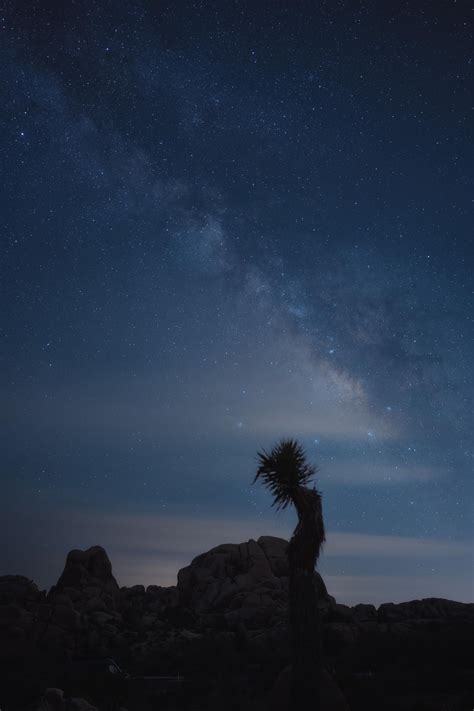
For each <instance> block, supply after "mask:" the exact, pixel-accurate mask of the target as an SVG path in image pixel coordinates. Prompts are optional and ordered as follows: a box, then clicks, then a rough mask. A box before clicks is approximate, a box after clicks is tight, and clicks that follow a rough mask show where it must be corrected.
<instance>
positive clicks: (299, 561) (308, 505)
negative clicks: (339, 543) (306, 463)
mask: <svg viewBox="0 0 474 711" xmlns="http://www.w3.org/2000/svg"><path fill="white" fill-rule="evenodd" d="M295 504H296V507H297V511H298V517H299V522H298V526H297V527H296V530H295V532H294V534H293V536H292V539H291V541H290V545H289V549H288V562H289V572H290V580H289V623H290V639H291V648H292V657H293V659H292V679H291V693H290V709H291V711H294V710H297V709H300V708H303V706H302V705H303V704H304V706H305V707H307V708H311V709H312V711H320V709H321V699H320V678H321V671H322V640H321V623H320V617H319V609H318V600H317V595H316V590H315V588H314V585H313V577H314V568H315V565H316V561H317V559H318V556H319V551H320V548H321V545H322V542H323V541H324V526H323V521H322V512H321V499H320V497H319V495H318V494H317V493H316V492H314V491H310V490H307V489H305V490H303V491H302V492H301V496H298V498H297V499H296V501H295Z"/></svg>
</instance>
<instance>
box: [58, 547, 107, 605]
mask: <svg viewBox="0 0 474 711" xmlns="http://www.w3.org/2000/svg"><path fill="white" fill-rule="evenodd" d="M118 591H119V586H118V584H117V581H116V580H115V578H114V576H113V574H112V564H111V562H110V560H109V557H108V555H107V553H106V552H105V550H104V549H103V548H102V547H101V546H93V547H92V548H88V549H87V550H85V551H81V550H73V551H71V552H70V553H68V556H67V558H66V565H65V567H64V570H63V572H62V574H61V576H60V578H59V580H58V582H57V584H56V585H55V587H54V588H52V590H51V593H50V595H51V594H56V593H61V592H62V593H66V594H67V593H69V594H71V593H72V597H74V598H75V599H76V600H77V599H78V595H79V594H82V595H84V596H85V597H88V598H90V597H101V596H103V595H112V596H114V595H116V594H117V593H118Z"/></svg>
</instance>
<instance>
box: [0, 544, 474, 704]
mask: <svg viewBox="0 0 474 711" xmlns="http://www.w3.org/2000/svg"><path fill="white" fill-rule="evenodd" d="M287 546H288V543H287V541H285V540H283V539H280V538H274V537H271V536H263V537H261V538H259V539H258V540H256V541H255V540H249V541H247V542H245V543H240V544H224V545H221V546H217V547H216V548H213V549H212V550H210V551H208V552H207V553H203V554H202V555H200V556H198V557H197V558H195V559H194V560H193V561H192V562H191V564H190V565H189V566H187V567H186V568H183V569H182V570H181V571H179V574H178V584H177V586H171V587H168V588H163V587H160V586H153V585H152V586H149V587H147V588H145V587H144V586H142V585H135V586H133V587H129V588H126V587H123V588H119V586H118V584H117V582H116V580H115V578H114V576H113V572H112V566H111V563H110V560H109V558H108V557H107V554H106V552H105V551H104V549H103V548H101V547H100V546H94V547H93V548H89V549H88V550H85V551H72V552H71V553H70V554H69V555H68V556H67V560H66V565H65V568H64V571H63V573H62V574H61V576H60V578H59V580H58V583H57V584H56V585H55V586H54V587H53V588H52V589H51V590H50V592H49V593H48V594H46V593H45V592H44V591H39V590H38V588H37V587H36V585H35V584H34V583H33V582H32V581H31V580H29V579H28V578H25V577H22V576H4V577H2V578H0V662H1V663H2V665H3V667H4V668H8V670H9V672H8V677H9V679H10V680H11V682H12V684H13V686H12V694H13V696H15V695H16V696H18V693H19V689H21V690H22V692H23V691H25V693H26V690H27V689H28V688H31V694H33V695H34V694H36V693H37V691H38V690H41V691H42V692H44V688H45V685H47V686H49V687H54V686H61V684H60V674H59V671H60V669H61V665H62V664H63V663H64V662H65V661H66V660H68V659H75V658H82V659H97V658H105V657H107V658H113V659H115V660H116V661H117V662H119V664H121V665H123V667H124V668H126V669H128V670H129V671H130V672H132V673H135V674H139V675H150V674H151V675H153V674H174V673H182V674H183V673H184V674H186V675H187V676H190V677H191V678H193V679H198V680H199V683H200V684H203V685H204V687H206V693H209V694H211V695H212V694H214V695H216V698H218V699H219V698H221V696H222V695H225V694H228V693H230V692H229V688H233V689H234V691H232V692H231V693H232V694H233V695H235V696H236V697H237V696H238V694H243V696H244V697H245V698H259V695H260V696H262V695H264V694H266V693H268V691H269V690H270V689H271V688H272V687H273V686H274V684H275V680H276V678H277V677H278V674H279V673H280V672H281V670H282V669H284V668H286V667H287V666H288V663H289V661H290V660H289V644H288V634H287V602H288V561H287V555H286V553H287ZM314 587H315V595H317V599H318V603H319V605H320V608H321V614H322V619H323V636H324V639H323V641H324V648H325V654H326V663H327V666H328V668H329V669H332V670H333V674H332V675H331V676H334V675H335V676H336V677H337V680H338V685H339V686H340V687H342V688H343V690H344V693H345V695H346V697H347V698H348V700H349V704H350V708H351V709H352V711H354V710H356V711H358V710H359V708H360V709H364V711H365V709H366V708H367V709H369V708H380V707H384V708H386V709H391V708H392V709H395V708H396V709H399V708H405V707H406V708H407V709H410V711H411V707H410V705H409V704H410V703H411V701H410V699H411V697H410V696H409V695H408V696H407V700H405V701H406V703H405V701H403V703H402V701H401V699H400V698H399V690H400V689H404V688H406V689H407V690H410V689H411V691H410V693H412V695H413V686H414V685H415V686H416V688H417V693H418V696H417V698H416V703H418V704H420V703H421V704H423V703H424V704H425V707H426V708H431V707H430V706H429V705H428V706H426V703H428V702H427V701H426V699H427V698H428V691H429V690H431V688H432V686H433V681H432V680H433V679H436V680H437V681H438V680H441V679H442V680H443V684H444V686H443V689H444V691H443V693H444V694H445V695H446V694H447V695H448V697H449V695H450V694H451V696H452V697H453V699H454V701H453V704H454V703H458V701H459V699H461V700H460V701H459V703H465V701H466V699H467V700H468V702H469V703H470V697H469V698H468V696H466V694H467V695H468V694H469V693H470V691H469V688H467V687H469V684H470V685H471V686H473V691H474V681H473V680H474V674H473V672H472V667H471V666H469V663H468V662H467V659H468V657H469V650H470V645H471V643H472V638H474V605H472V604H471V605H468V604H463V603H458V602H453V601H449V600H440V599H435V598H428V599H425V600H414V601H411V602H406V603H401V604H397V605H395V604H393V603H386V604H384V605H381V606H380V607H379V608H378V609H377V608H375V606H373V605H363V604H360V605H356V606H354V607H349V606H347V605H341V604H337V603H336V601H335V600H334V598H332V597H331V596H330V595H329V594H328V592H327V590H326V587H325V585H324V582H323V580H322V578H321V577H320V576H319V575H318V574H317V573H315V575H314ZM25 669H26V670H27V672H28V673H27V675H26V676H25ZM387 670H389V671H387ZM423 674H425V677H426V678H425V677H424V676H423ZM15 675H16V676H15ZM35 675H36V676H35ZM387 675H388V676H387ZM33 677H35V678H34V679H33ZM217 679H221V681H220V682H219V683H218V682H217ZM282 679H283V681H281V683H282V684H283V685H284V679H285V675H283V677H282ZM423 679H425V681H423ZM326 681H327V683H326V682H325V688H326V690H327V692H328V694H329V696H328V699H329V698H331V699H332V701H331V703H332V704H333V705H334V708H339V707H340V708H343V707H344V706H343V705H344V701H343V700H341V698H340V695H339V694H338V692H337V686H336V687H334V684H333V682H332V681H331V679H326ZM219 684H221V685H222V688H221V687H220V686H219ZM423 684H424V686H423ZM28 685H30V687H29V686H28ZM206 685H207V686H206ZM61 688H63V687H61ZM389 688H390V689H394V690H396V693H397V694H398V696H397V698H396V700H395V701H394V702H393V704H392V705H390V703H389V702H388V701H387V699H386V694H387V693H388V692H387V689H389ZM466 688H467V690H466ZM276 689H277V691H276V692H275V693H276V696H277V697H282V696H284V694H283V692H281V693H280V692H278V685H277V687H276ZM2 693H3V692H2ZM58 693H59V692H58ZM394 693H395V691H394ZM440 693H441V692H440ZM74 694H75V695H76V696H82V695H84V696H87V694H86V693H83V692H82V690H81V689H79V693H78V692H77V691H75V692H74ZM407 694H408V691H407ZM456 694H457V696H456ZM57 697H58V694H56V696H55V693H53V692H51V694H49V696H48V698H46V697H45V700H44V703H45V704H49V707H48V706H46V707H45V708H47V709H48V711H49V708H51V709H53V706H54V704H55V703H57V704H59V707H58V708H60V709H61V711H73V706H71V703H72V701H71V699H62V700H60V699H59V698H57ZM458 697H459V699H458ZM25 698H26V697H25ZM35 698H39V696H36V697H35ZM61 698H62V697H61ZM206 698H207V697H206ZM209 698H210V697H209ZM92 699H95V697H94V695H92ZM367 699H372V702H371V703H372V706H371V705H370V703H368V701H367ZM456 699H458V700H457V701H456ZM74 703H76V702H74ZM77 703H79V702H77ZM77 703H76V706H77ZM84 703H86V702H84ZM206 703H207V702H206ZM275 703H276V701H275ZM328 703H329V700H328ZM430 703H431V702H430ZM61 704H62V706H61ZM397 704H398V705H397ZM413 704H415V702H413ZM36 705H38V702H37V703H36ZM0 706H1V707H2V708H4V707H5V708H10V707H11V708H18V709H20V708H23V706H22V705H21V704H17V706H15V705H12V704H10V706H9V705H8V704H6V703H4V702H3V700H2V698H0ZM24 706H25V708H26V706H28V707H32V708H34V707H35V705H34V704H33V705H32V704H31V703H30V702H28V704H26V702H25V705H24ZM99 706H100V704H99ZM204 706H205V703H204V702H203V707H204ZM452 706H453V708H457V707H456V706H455V705H452ZM470 707H471V706H469V708H470ZM74 708H75V707H74ZM236 708H239V707H238V706H236ZM242 708H245V706H242ZM275 708H276V706H275ZM433 708H437V707H436V706H433ZM459 708H462V707H461V706H460V707H459ZM466 708H467V707H466Z"/></svg>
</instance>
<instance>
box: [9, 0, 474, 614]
mask: <svg viewBox="0 0 474 711" xmlns="http://www.w3.org/2000/svg"><path fill="white" fill-rule="evenodd" d="M469 10H470V6H469V5H468V4H467V2H466V3H463V2H461V1H459V2H456V1H455V0H445V2H432V1H431V0H430V1H429V2H428V1H426V2H423V1H417V0H413V1H410V2H405V1H403V0H397V2H390V1H389V0H387V1H385V0H384V1H383V2H381V1H377V0H372V1H369V2H350V1H349V0H330V1H329V0H327V1H319V2H316V1H314V2H306V1H304V0H302V1H301V2H299V1H295V2H289V1H288V0H287V2H280V1H278V0H259V1H258V2H257V1H256V0H254V1H253V2H247V1H245V0H238V1H237V0H214V1H213V0H209V1H205V0H203V1H202V2H182V1H179V0H164V1H163V2H161V1H158V0H155V2H145V1H144V2H140V1H139V0H130V1H128V2H123V1H122V0H113V1H112V0H110V1H106V0H104V1H102V2H93V0H76V1H74V0H71V1H70V2H61V3H60V2H48V1H46V0H41V1H39V0H29V1H28V2H26V0H15V2H12V1H7V2H6V3H4V4H3V9H2V13H3V15H2V24H1V27H2V40H1V43H0V47H1V50H0V51H1V63H0V74H1V80H0V86H1V94H2V102H1V106H2V111H1V122H2V124H1V171H2V174H1V181H0V182H1V205H2V209H1V222H2V248H1V257H2V261H1V264H2V287H3V288H2V316H3V318H2V341H3V346H2V363H1V392H2V403H3V404H2V422H3V425H2V451H3V455H2V470H3V477H2V496H1V502H0V513H1V515H2V529H3V532H2V547H1V551H0V574H7V573H21V574H25V575H28V576H31V577H34V579H35V580H36V581H37V582H38V584H40V585H41V586H43V587H46V586H49V585H51V584H52V583H53V582H55V580H56V579H57V577H58V576H59V574H60V572H61V570H62V567H63V563H64V560H65V556H66V553H67V551H68V550H69V549H71V548H74V547H76V548H77V547H79V548H85V547H88V546H89V545H93V544H102V545H104V546H105V547H106V549H107V551H108V553H109V556H110V558H111V560H112V563H113V566H114V571H115V573H116V576H117V577H118V580H119V582H120V583H121V584H133V583H144V584H152V583H157V584H160V583H161V584H173V583H174V582H175V580H176V572H177V570H178V569H179V568H180V567H182V566H184V565H186V564H188V563H189V561H190V560H191V559H192V558H193V557H194V556H195V555H197V554H199V553H201V552H203V551H205V550H207V549H209V548H210V547H212V546H214V545H217V544H219V543H225V542H234V543H239V542H241V541H243V540H248V539H249V538H257V537H258V536H259V535H262V534H271V535H280V536H285V537H289V535H290V533H291V530H292V528H293V526H294V523H295V514H294V512H291V511H288V512H285V513H278V512H276V511H275V509H272V508H271V498H270V496H269V494H268V493H267V492H266V491H265V490H264V489H263V487H262V486H261V485H259V484H256V485H252V480H253V476H254V474H255V470H256V452H257V450H258V449H259V448H262V447H263V448H270V447H271V446H272V445H273V444H274V443H275V442H276V440H277V439H278V438H280V437H282V436H287V437H296V438H298V439H299V440H300V441H301V443H302V444H303V445H304V446H305V448H306V451H307V454H308V457H309V458H310V460H311V461H312V462H314V463H315V464H317V465H318V466H319V468H320V471H319V473H318V478H317V483H318V487H319V488H320V489H321V490H322V493H323V506H324V515H325V522H326V528H327V531H328V534H327V543H326V546H325V549H324V554H323V556H322V558H321V561H320V569H321V571H322V574H323V576H324V579H325V581H326V584H327V587H328V590H329V592H330V593H331V594H333V595H335V596H336V598H337V599H338V600H339V601H341V602H349V603H355V602H375V603H380V602H384V601H390V600H392V601H401V600H409V599H414V598H417V597H428V596H437V597H447V598H452V599H458V600H465V601H469V600H471V599H472V597H473V591H472V557H471V550H472V538H473V535H472V534H473V526H472V523H473V519H472V508H473V507H472V505H473V501H474V492H473V484H472V482H473V477H472V474H473V471H472V470H473V454H474V448H473V428H472V414H471V413H472V407H473V383H472V366H473V355H474V337H473V304H472V295H473V281H472V267H473V254H474V247H473V242H472V239H471V235H472V224H473V216H472V201H471V198H472V194H471V190H470V189H469V188H471V187H472V170H471V168H472V159H473V155H472V150H471V146H472V135H470V134H471V130H470V129H471V126H472V110H471V105H472V94H471V87H472V75H470V70H471V68H472V65H471V59H470V58H471V57H472V54H471V49H472V29H471V28H472V26H471V25H470V22H469V21H470V17H469V16H468V14H469Z"/></svg>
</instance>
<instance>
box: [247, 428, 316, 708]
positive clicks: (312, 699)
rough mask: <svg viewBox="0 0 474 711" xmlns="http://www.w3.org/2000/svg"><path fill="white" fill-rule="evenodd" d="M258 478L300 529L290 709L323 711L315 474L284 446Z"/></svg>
mask: <svg viewBox="0 0 474 711" xmlns="http://www.w3.org/2000/svg"><path fill="white" fill-rule="evenodd" d="M258 461H259V467H258V470H257V474H256V476H255V480H254V481H256V480H257V479H258V478H259V477H260V478H261V479H262V480H263V483H264V484H265V486H267V488H268V489H269V490H270V492H271V493H272V494H273V497H274V501H273V506H276V508H277V509H285V508H286V507H287V506H288V504H293V505H294V507H295V509H296V512H297V514H298V524H297V526H296V528H295V530H294V532H293V535H292V537H291V540H290V544H289V547H288V563H289V572H290V580H289V625H290V638H291V647H292V662H293V663H292V682H291V694H290V708H291V709H298V708H303V706H302V705H301V704H304V705H305V706H306V707H307V708H309V707H310V708H311V709H312V711H317V710H318V709H319V708H320V699H319V687H320V684H319V680H320V675H321V664H322V660H321V651H322V649H321V630H320V622H319V612H318V605H317V598H316V591H315V587H314V583H313V578H314V568H315V565H316V561H317V560H318V557H319V552H320V550H321V546H322V544H323V542H324V540H325V536H324V523H323V514H322V508H321V495H320V494H319V492H318V491H317V490H316V488H315V487H314V486H311V484H312V481H311V480H312V477H313V476H314V475H315V474H316V471H317V470H316V468H315V467H313V466H312V465H310V464H308V462H307V461H306V456H305V453H304V450H303V448H302V447H301V445H299V444H298V442H296V441H295V440H291V439H288V440H282V441H281V442H279V443H278V444H277V445H275V447H273V449H272V450H271V452H269V453H267V452H265V451H263V452H259V453H258Z"/></svg>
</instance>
